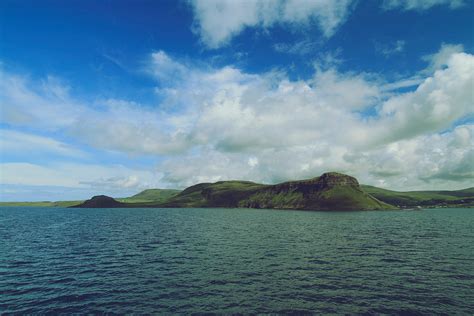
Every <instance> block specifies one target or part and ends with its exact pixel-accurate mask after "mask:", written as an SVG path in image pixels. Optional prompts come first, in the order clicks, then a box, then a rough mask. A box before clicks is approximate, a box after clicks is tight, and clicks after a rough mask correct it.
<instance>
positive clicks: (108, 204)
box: [73, 195, 126, 208]
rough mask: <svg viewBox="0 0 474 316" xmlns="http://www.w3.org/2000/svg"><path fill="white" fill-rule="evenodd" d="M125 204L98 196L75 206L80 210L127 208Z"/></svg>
mask: <svg viewBox="0 0 474 316" xmlns="http://www.w3.org/2000/svg"><path fill="white" fill-rule="evenodd" d="M125 206H126V204H125V203H120V202H118V201H116V200H115V199H113V198H111V197H109V196H106V195H96V196H94V197H93V198H91V199H90V200H87V201H84V203H81V204H79V205H76V206H73V207H78V208H114V207H125Z"/></svg>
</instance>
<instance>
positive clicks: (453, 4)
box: [382, 0, 465, 11]
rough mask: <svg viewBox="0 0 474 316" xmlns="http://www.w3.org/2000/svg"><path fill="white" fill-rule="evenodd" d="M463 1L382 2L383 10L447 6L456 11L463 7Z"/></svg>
mask: <svg viewBox="0 0 474 316" xmlns="http://www.w3.org/2000/svg"><path fill="white" fill-rule="evenodd" d="M464 3H465V1H464V0H384V2H383V5H382V6H383V8H385V9H404V10H419V11H421V10H427V9H430V8H432V7H434V6H438V5H447V6H448V7H449V8H451V9H457V8H460V7H462V6H463V5H464Z"/></svg>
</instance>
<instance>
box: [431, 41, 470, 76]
mask: <svg viewBox="0 0 474 316" xmlns="http://www.w3.org/2000/svg"><path fill="white" fill-rule="evenodd" d="M463 51H464V47H463V46H462V45H460V44H458V45H453V44H444V43H443V44H442V45H441V48H440V50H439V51H438V52H436V53H435V54H430V55H426V56H423V58H422V59H423V60H425V61H426V62H428V63H429V66H428V67H427V68H426V70H425V72H428V73H432V72H434V71H436V70H438V69H442V68H443V67H446V66H447V64H448V61H449V59H450V58H451V56H452V55H453V54H455V53H461V52H463Z"/></svg>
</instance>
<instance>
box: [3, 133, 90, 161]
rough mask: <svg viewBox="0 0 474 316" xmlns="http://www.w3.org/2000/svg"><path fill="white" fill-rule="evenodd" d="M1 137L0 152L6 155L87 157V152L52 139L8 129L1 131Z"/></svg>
mask: <svg viewBox="0 0 474 316" xmlns="http://www.w3.org/2000/svg"><path fill="white" fill-rule="evenodd" d="M0 136H1V138H0V151H2V152H4V153H9V154H12V153H14V154H24V153H27V152H34V153H35V156H39V155H41V154H54V155H59V156H66V157H75V158H84V157H87V154H86V153H85V152H83V151H81V150H78V149H77V148H74V147H72V146H71V145H69V144H67V143H64V142H60V141H57V140H55V139H53V138H50V137H44V136H38V135H34V134H30V133H24V132H19V131H13V130H7V129H0Z"/></svg>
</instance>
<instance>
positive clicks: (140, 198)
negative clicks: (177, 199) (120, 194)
mask: <svg viewBox="0 0 474 316" xmlns="http://www.w3.org/2000/svg"><path fill="white" fill-rule="evenodd" d="M179 192H181V191H180V190H173V189H148V190H144V191H142V192H140V193H138V194H135V195H133V196H131V197H127V198H119V199H116V200H117V201H119V202H123V203H147V202H165V201H166V200H168V199H169V198H171V197H173V196H175V195H177V194H178V193H179Z"/></svg>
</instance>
